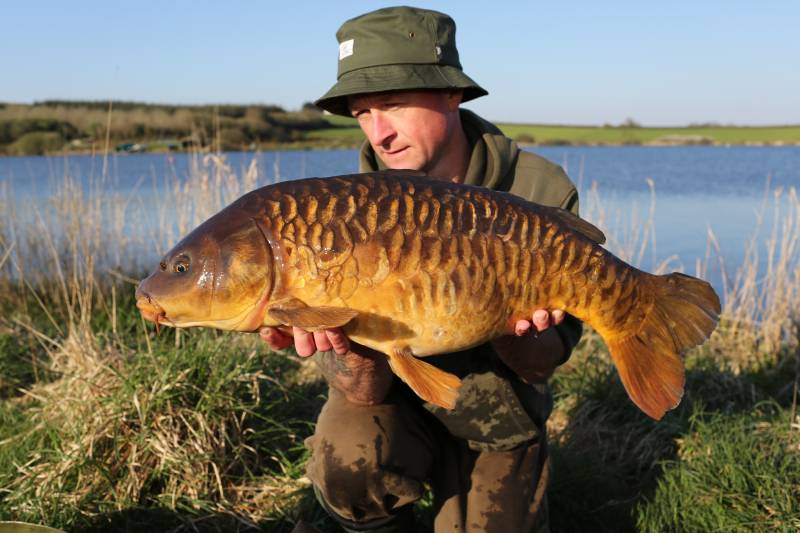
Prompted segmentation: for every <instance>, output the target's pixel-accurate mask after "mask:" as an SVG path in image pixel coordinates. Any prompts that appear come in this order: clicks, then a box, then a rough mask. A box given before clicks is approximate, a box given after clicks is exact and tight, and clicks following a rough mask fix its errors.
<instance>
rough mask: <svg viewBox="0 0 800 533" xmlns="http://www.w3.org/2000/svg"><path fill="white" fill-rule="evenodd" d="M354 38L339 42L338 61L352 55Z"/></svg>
mask: <svg viewBox="0 0 800 533" xmlns="http://www.w3.org/2000/svg"><path fill="white" fill-rule="evenodd" d="M354 41H355V39H348V40H346V41H342V42H341V43H339V61H341V60H342V59H344V58H346V57H350V56H351V55H353V42H354Z"/></svg>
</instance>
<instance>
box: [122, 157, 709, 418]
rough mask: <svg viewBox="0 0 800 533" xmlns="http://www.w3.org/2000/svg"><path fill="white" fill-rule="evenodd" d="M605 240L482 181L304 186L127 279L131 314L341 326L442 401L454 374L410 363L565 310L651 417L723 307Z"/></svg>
mask: <svg viewBox="0 0 800 533" xmlns="http://www.w3.org/2000/svg"><path fill="white" fill-rule="evenodd" d="M604 242H605V236H604V235H603V233H602V232H601V231H600V230H599V229H597V228H596V227H595V226H593V225H592V224H590V223H588V222H586V221H584V220H582V219H580V218H578V217H576V216H574V215H573V214H571V213H570V212H568V211H565V210H562V209H558V208H552V207H545V206H542V205H538V204H534V203H531V202H527V201H525V200H523V199H521V198H518V197H516V196H513V195H511V194H508V193H504V192H498V191H493V190H489V189H486V188H483V187H475V186H468V185H460V184H455V183H451V182H447V181H442V180H436V179H432V178H428V177H423V176H419V175H413V174H409V173H404V172H401V171H387V172H375V173H369V174H357V175H351V176H336V177H329V178H310V179H302V180H296V181H288V182H283V183H278V184H274V185H268V186H266V187H263V188H260V189H257V190H254V191H252V192H250V193H247V194H245V195H244V196H242V197H241V198H239V199H238V200H236V201H235V202H233V203H232V204H231V205H229V206H228V207H226V208H225V209H223V210H222V211H220V212H219V213H217V214H216V215H214V216H213V217H211V218H210V219H208V220H207V221H205V222H204V223H202V224H201V225H200V226H198V227H197V228H196V229H195V230H194V231H192V232H191V233H190V234H189V235H188V236H186V237H185V238H184V239H183V240H181V241H180V242H179V243H178V244H177V245H176V246H175V247H174V248H173V249H172V250H170V251H169V252H168V253H167V254H166V255H165V256H164V258H163V259H162V260H161V261H160V263H159V266H158V268H156V269H155V271H154V272H153V273H152V274H151V275H150V276H149V277H147V278H146V279H144V280H143V281H142V282H141V283H140V284H139V287H138V288H137V291H136V298H137V307H138V308H139V309H140V311H141V313H142V315H143V316H144V318H146V319H147V320H150V321H153V322H155V323H156V327H158V326H159V325H160V324H165V325H169V326H173V327H192V326H200V327H211V328H218V329H224V330H236V331H257V330H258V329H259V328H261V327H262V326H275V327H286V326H298V327H301V328H303V329H305V330H307V331H315V330H320V329H326V328H332V327H342V328H343V330H344V332H345V333H346V334H347V335H348V336H349V337H350V338H351V339H352V340H353V341H355V342H357V343H360V344H363V345H365V346H368V347H370V348H373V349H375V350H378V351H381V352H383V353H385V354H386V355H387V357H388V359H389V364H390V366H391V369H392V371H393V372H394V373H395V374H397V376H399V377H400V378H401V379H402V380H403V381H405V382H406V383H407V384H408V385H409V386H410V387H411V389H412V390H414V392H415V393H416V394H417V395H419V396H420V397H421V398H423V399H424V400H426V401H429V402H431V403H433V404H436V405H440V406H442V407H446V408H453V407H454V405H455V401H456V398H457V396H458V388H459V386H460V380H459V379H458V378H457V377H456V376H454V375H452V374H449V373H446V372H444V371H442V370H440V369H438V368H436V367H435V366H433V365H431V364H429V363H426V362H425V361H424V360H423V359H421V358H424V357H425V356H429V355H434V354H440V353H449V352H455V351H459V350H464V349H467V348H470V347H472V346H476V345H478V344H481V343H484V342H486V341H489V340H491V339H494V338H497V337H500V336H503V335H510V334H513V332H514V325H515V323H516V322H517V321H518V320H520V319H530V316H531V313H532V312H533V310H535V309H539V308H544V309H550V310H553V309H563V310H564V311H566V312H568V313H570V314H572V315H573V316H575V317H577V318H579V319H580V320H582V321H584V322H586V323H588V324H590V325H591V326H592V327H593V328H594V329H595V330H596V331H597V332H598V333H599V334H600V336H601V337H602V338H603V340H604V341H605V343H606V344H607V345H608V348H609V351H610V353H611V357H612V359H613V361H614V363H615V366H616V368H617V370H618V372H619V375H620V377H621V379H622V383H623V384H624V386H625V389H626V391H627V393H628V395H629V397H630V398H631V400H632V401H633V402H634V403H635V404H636V405H637V406H638V407H639V408H640V409H641V410H642V411H644V412H645V413H646V414H648V415H649V416H651V417H653V418H655V419H660V418H661V417H662V416H663V414H664V413H665V412H666V411H667V410H669V409H672V408H674V407H675V406H676V405H677V404H678V403H679V402H680V399H681V397H682V395H683V386H684V370H683V362H682V358H681V356H682V354H683V352H685V351H686V350H687V349H689V348H691V347H693V346H696V345H698V344H701V343H703V342H704V341H705V340H706V339H707V338H708V337H709V336H710V335H711V333H712V331H713V330H714V328H715V327H716V324H717V322H718V319H719V313H720V301H719V298H718V296H717V294H716V293H715V292H714V289H713V288H712V287H711V285H710V284H708V283H707V282H705V281H703V280H700V279H697V278H693V277H691V276H687V275H684V274H680V273H672V274H668V275H662V276H657V275H652V274H649V273H646V272H643V271H641V270H638V269H636V268H634V267H632V266H630V265H628V264H627V263H625V262H624V261H622V260H621V259H619V258H617V257H615V256H614V255H613V254H611V253H610V252H609V251H607V250H606V249H604V248H603V247H602V246H601V245H602V244H603V243H604Z"/></svg>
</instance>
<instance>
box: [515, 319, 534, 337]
mask: <svg viewBox="0 0 800 533" xmlns="http://www.w3.org/2000/svg"><path fill="white" fill-rule="evenodd" d="M530 329H531V323H530V321H529V320H517V324H516V325H515V326H514V334H515V335H516V336H517V337H522V336H523V335H525V334H526V333H528V331H530Z"/></svg>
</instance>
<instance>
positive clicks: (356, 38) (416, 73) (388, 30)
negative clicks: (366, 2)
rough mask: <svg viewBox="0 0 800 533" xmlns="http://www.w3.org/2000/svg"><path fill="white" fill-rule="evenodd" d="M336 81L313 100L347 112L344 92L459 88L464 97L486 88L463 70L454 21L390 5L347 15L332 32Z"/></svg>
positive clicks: (338, 112)
mask: <svg viewBox="0 0 800 533" xmlns="http://www.w3.org/2000/svg"><path fill="white" fill-rule="evenodd" d="M336 39H337V40H338V41H339V71H338V73H337V76H336V80H337V81H336V85H334V86H333V87H331V89H330V90H329V91H328V92H327V93H325V95H324V96H322V98H320V99H319V100H317V101H316V102H315V104H316V105H317V106H318V107H321V108H322V109H325V110H326V111H330V112H331V113H334V114H336V115H345V116H350V110H349V108H348V106H347V97H348V96H352V95H356V94H368V93H378V92H385V91H404V90H405V91H407V90H415V89H461V90H463V91H464V96H463V98H462V101H463V102H466V101H468V100H472V99H474V98H478V97H479V96H484V95H486V94H489V93H488V92H487V91H485V90H484V89H483V88H482V87H481V86H480V85H478V84H477V83H475V82H474V81H472V79H470V78H469V76H467V75H466V74H464V72H463V71H462V70H461V63H460V62H459V60H458V50H457V49H456V23H455V22H454V21H453V19H452V18H450V17H449V16H448V15H445V14H444V13H439V12H437V11H430V10H427V9H419V8H415V7H388V8H385V9H379V10H377V11H372V12H370V13H366V14H365V15H361V16H359V17H356V18H354V19H350V20H348V21H347V22H345V23H344V24H342V27H341V28H339V31H338V32H336Z"/></svg>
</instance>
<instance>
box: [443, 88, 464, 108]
mask: <svg viewBox="0 0 800 533" xmlns="http://www.w3.org/2000/svg"><path fill="white" fill-rule="evenodd" d="M463 97H464V91H462V90H461V89H457V90H452V91H447V107H448V109H450V111H456V110H457V109H458V106H460V105H461V99H462V98H463Z"/></svg>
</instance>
